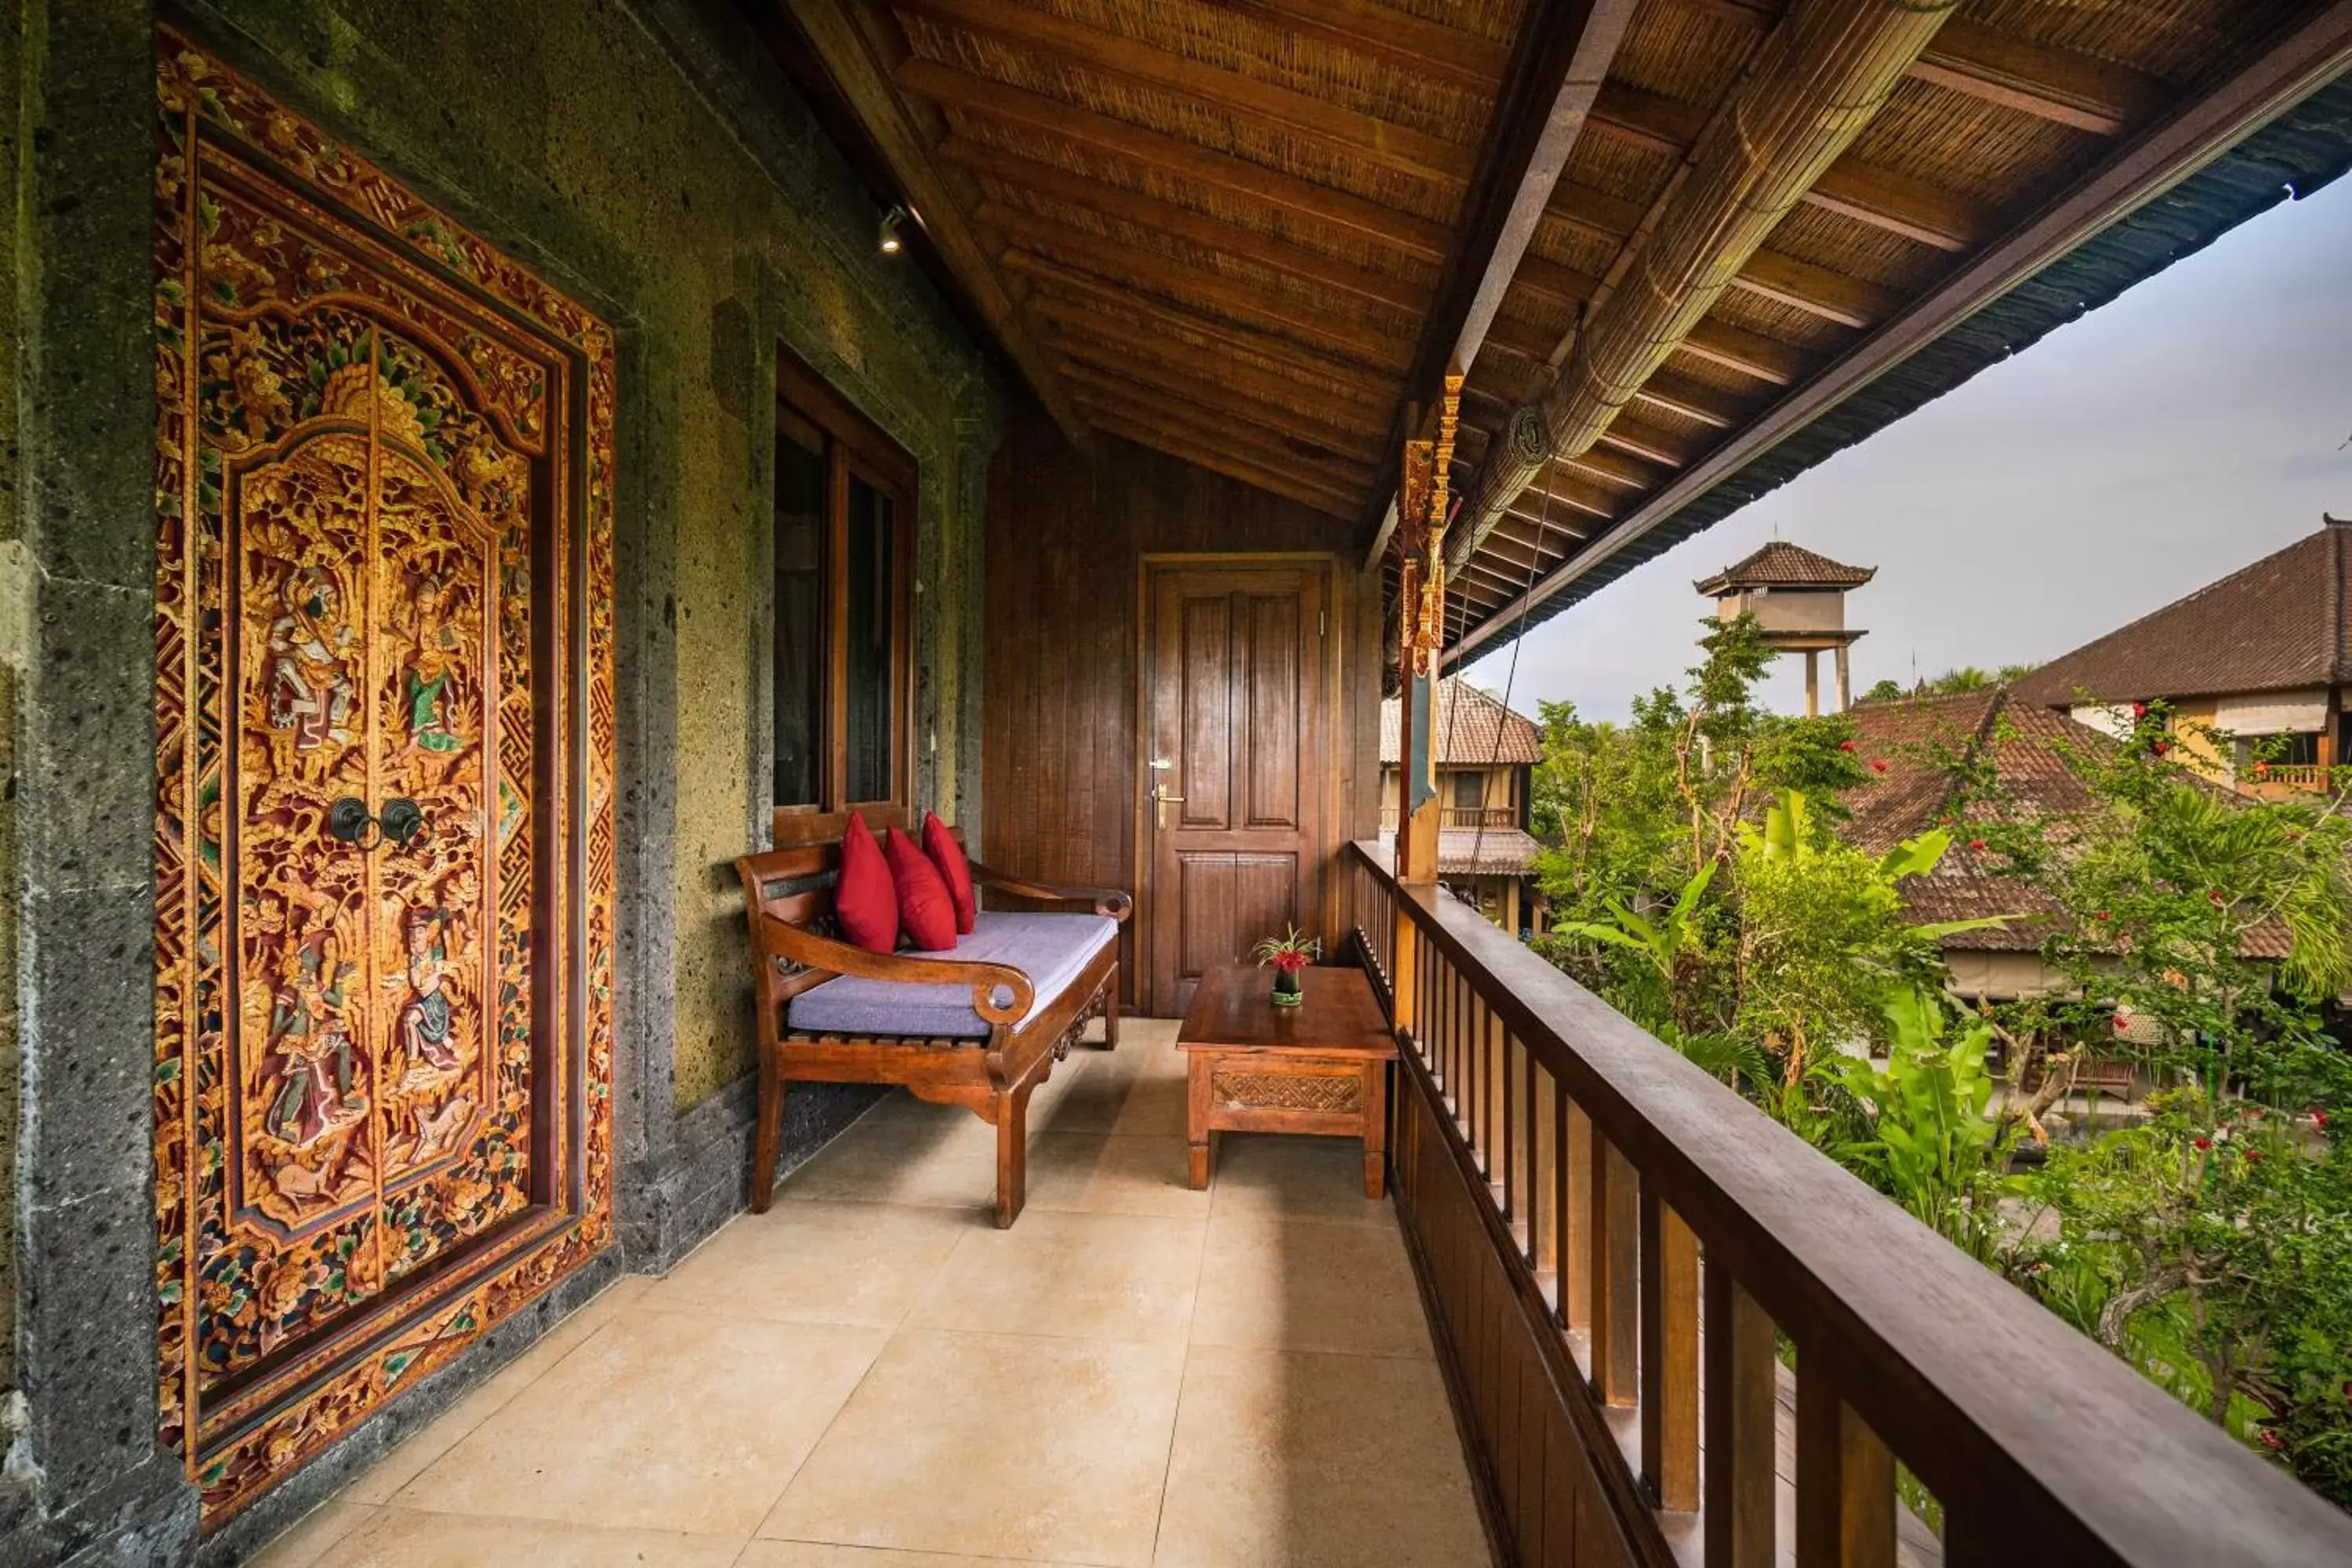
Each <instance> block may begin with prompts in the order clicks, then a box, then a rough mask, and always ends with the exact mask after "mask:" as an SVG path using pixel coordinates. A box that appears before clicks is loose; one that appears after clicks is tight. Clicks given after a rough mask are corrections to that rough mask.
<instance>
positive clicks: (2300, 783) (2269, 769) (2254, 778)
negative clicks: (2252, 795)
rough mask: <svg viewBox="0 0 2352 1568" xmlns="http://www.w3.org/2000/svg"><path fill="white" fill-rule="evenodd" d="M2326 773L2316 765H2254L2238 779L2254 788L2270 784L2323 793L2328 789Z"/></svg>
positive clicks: (2324, 769) (2327, 771) (2282, 787)
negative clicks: (2252, 785)
mask: <svg viewBox="0 0 2352 1568" xmlns="http://www.w3.org/2000/svg"><path fill="white" fill-rule="evenodd" d="M2328 773H2329V770H2328V769H2326V768H2324V767H2321V766H2320V765H2319V764H2317V763H2252V764H2251V765H2250V766H2248V767H2247V768H2246V769H2245V771H2244V772H2243V773H2240V774H2239V777H2240V778H2241V779H2242V780H2243V781H2244V782H2245V783H2247V784H2254V785H2256V786H2260V785H2263V784H2270V785H2273V786H2274V787H2276V788H2279V789H2288V790H2309V791H2324V790H2326V789H2327V788H2328V787H2330V786H2329V781H2328Z"/></svg>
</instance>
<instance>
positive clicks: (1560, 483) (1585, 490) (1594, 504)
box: [1520, 467, 1622, 522]
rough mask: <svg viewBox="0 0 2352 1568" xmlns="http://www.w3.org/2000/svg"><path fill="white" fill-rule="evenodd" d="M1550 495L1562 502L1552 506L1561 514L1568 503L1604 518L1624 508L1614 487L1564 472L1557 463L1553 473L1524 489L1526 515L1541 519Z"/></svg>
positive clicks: (1572, 508) (1570, 506)
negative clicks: (1606, 488)
mask: <svg viewBox="0 0 2352 1568" xmlns="http://www.w3.org/2000/svg"><path fill="white" fill-rule="evenodd" d="M1546 496H1549V497H1550V498H1551V499H1552V500H1554V501H1556V502H1558V503H1559V506H1556V507H1554V508H1553V509H1552V510H1553V515H1555V516H1557V515H1558V514H1559V507H1560V506H1564V507H1568V508H1570V509H1571V510H1576V511H1580V512H1584V513H1586V514H1588V515H1590V516H1592V517H1602V518H1612V517H1615V516H1616V515H1617V513H1618V511H1619V510H1620V508H1619V506H1618V502H1619V501H1620V500H1622V497H1620V496H1619V495H1617V494H1616V493H1615V492H1614V491H1612V490H1605V489H1601V487H1600V486H1599V485H1596V484H1594V483H1593V482H1592V481H1591V480H1590V479H1578V478H1575V477H1574V476H1572V475H1569V474H1563V473H1561V472H1560V471H1559V468H1556V467H1555V468H1552V469H1551V470H1550V472H1549V477H1548V478H1545V479H1538V480H1537V481H1536V482H1535V483H1534V484H1531V485H1529V486H1528V488H1527V489H1526V490H1524V491H1523V492H1521V501H1520V510H1521V512H1522V515H1524V516H1525V517H1527V519H1528V521H1531V522H1539V521H1542V509H1543V502H1544V498H1545V497H1546Z"/></svg>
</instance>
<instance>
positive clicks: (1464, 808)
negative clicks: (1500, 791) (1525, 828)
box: [1381, 805, 1519, 827]
mask: <svg viewBox="0 0 2352 1568" xmlns="http://www.w3.org/2000/svg"><path fill="white" fill-rule="evenodd" d="M1396 825H1397V808H1396V807H1395V806H1392V805H1384V806H1382V807H1381V826H1382V827H1394V826H1396ZM1518 825H1519V812H1518V808H1517V806H1510V805H1449V806H1445V807H1443V808H1441V816H1440V819H1439V822H1438V826H1441V827H1517V826H1518Z"/></svg>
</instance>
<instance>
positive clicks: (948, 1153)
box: [776, 1110, 996, 1208]
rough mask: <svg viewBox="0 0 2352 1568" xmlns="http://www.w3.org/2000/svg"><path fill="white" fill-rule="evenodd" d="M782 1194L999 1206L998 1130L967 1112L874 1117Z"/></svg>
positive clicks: (787, 1181)
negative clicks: (935, 1115) (928, 1115)
mask: <svg viewBox="0 0 2352 1568" xmlns="http://www.w3.org/2000/svg"><path fill="white" fill-rule="evenodd" d="M776 1195H777V1196H778V1197H780V1198H792V1199H795V1200H797V1199H803V1198H831V1199H834V1200H835V1201H837V1202H844V1203H864V1204H919V1205H927V1206H931V1207H945V1208H979V1207H993V1205H995V1202H996V1129H995V1128H993V1127H991V1126H990V1125H988V1123H986V1122H985V1121H982V1120H981V1119H980V1118H979V1117H977V1116H974V1115H972V1114H971V1113H970V1112H969V1111H961V1110H959V1111H958V1112H957V1114H956V1115H954V1116H952V1117H946V1118H941V1119H937V1120H933V1119H930V1118H912V1117H890V1118H884V1119H882V1120H879V1121H877V1120H874V1119H873V1118H870V1117H869V1118H866V1120H863V1121H859V1122H858V1123H857V1124H856V1126H854V1127H852V1128H850V1129H849V1131H846V1132H844V1133H843V1134H842V1135H841V1136H840V1137H838V1138H836V1139H835V1140H834V1141H833V1142H830V1143H828V1144H826V1145H825V1146H824V1149H822V1150H821V1151H819V1152H818V1153H817V1154H816V1156H815V1157H814V1159H812V1160H810V1161H809V1163H807V1164H805V1165H803V1166H802V1167H801V1168H800V1169H799V1170H797V1171H794V1172H793V1173H792V1174H791V1175H789V1176H787V1177H785V1178H784V1184H783V1185H782V1186H781V1187H778V1188H777V1189H776Z"/></svg>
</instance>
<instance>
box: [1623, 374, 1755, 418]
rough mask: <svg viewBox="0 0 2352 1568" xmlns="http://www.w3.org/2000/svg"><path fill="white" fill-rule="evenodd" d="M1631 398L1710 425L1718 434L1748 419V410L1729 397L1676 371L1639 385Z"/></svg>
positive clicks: (1736, 399) (1738, 401) (1716, 388)
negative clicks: (1638, 389) (1640, 387)
mask: <svg viewBox="0 0 2352 1568" xmlns="http://www.w3.org/2000/svg"><path fill="white" fill-rule="evenodd" d="M1633 397H1634V400H1635V401H1636V402H1640V403H1647V404H1650V405H1654V406H1655V407H1659V408H1663V409H1665V410H1666V411H1667V412H1668V413H1670V414H1679V415H1681V416H1683V417H1684V418H1685V419H1696V420H1698V421H1699V422H1700V423H1702V424H1706V425H1712V426H1715V427H1716V428H1717V429H1718V430H1728V429H1730V428H1731V427H1732V426H1736V425H1738V423H1739V422H1740V421H1742V420H1744V419H1746V418H1747V417H1748V408H1747V406H1746V405H1743V404H1742V403H1741V402H1740V400H1739V399H1738V397H1736V396H1734V395H1732V394H1730V393H1728V392H1725V391H1723V390H1721V389H1720V388H1718V387H1713V386H1709V385H1707V384H1706V383H1705V382H1703V381H1693V380H1692V379H1691V378H1690V377H1689V376H1686V375H1685V374H1682V373H1681V372H1679V371H1673V370H1662V371H1659V372H1658V373H1657V374H1654V375H1653V376H1651V377H1650V379H1649V380H1647V381H1645V382H1643V384H1642V389H1641V390H1640V391H1639V392H1636V393H1635V394H1634V395H1633Z"/></svg>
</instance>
